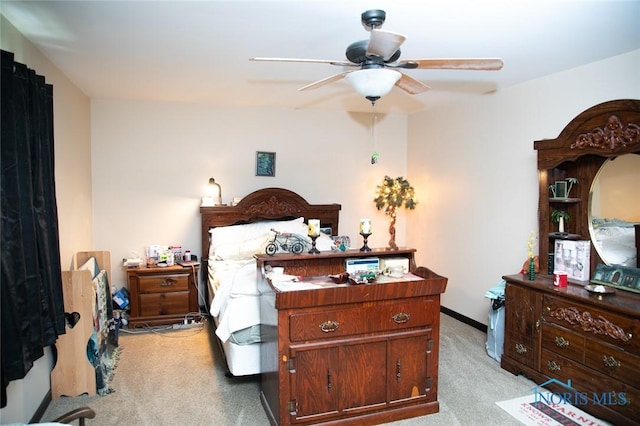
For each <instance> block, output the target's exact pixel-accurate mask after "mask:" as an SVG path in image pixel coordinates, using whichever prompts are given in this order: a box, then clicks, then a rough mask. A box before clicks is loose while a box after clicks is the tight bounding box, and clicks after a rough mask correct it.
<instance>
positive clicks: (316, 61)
mask: <svg viewBox="0 0 640 426" xmlns="http://www.w3.org/2000/svg"><path fill="white" fill-rule="evenodd" d="M249 60H250V61H263V62H306V63H312V64H330V65H338V66H341V67H357V66H359V65H358V64H354V63H351V62H347V61H333V60H331V59H300V58H249Z"/></svg>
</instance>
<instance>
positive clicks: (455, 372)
mask: <svg viewBox="0 0 640 426" xmlns="http://www.w3.org/2000/svg"><path fill="white" fill-rule="evenodd" d="M440 319H441V322H440V357H439V377H438V401H439V402H440V412H438V413H435V414H430V415H427V416H421V417H415V418H412V419H406V420H399V421H397V422H393V423H391V424H392V425H393V426H442V425H447V426H456V425H459V426H463V425H464V426H466V425H474V426H476V425H491V426H493V425H521V424H522V423H521V422H519V421H518V420H517V419H516V418H514V417H513V416H511V415H510V414H508V413H507V412H506V411H504V410H502V409H501V408H500V407H498V406H497V405H496V401H503V400H508V399H511V398H514V397H518V396H521V395H526V394H529V393H531V388H532V387H534V386H535V383H533V382H532V381H530V380H528V379H526V378H524V377H523V376H514V375H513V374H511V373H509V372H507V371H505V370H502V369H501V368H500V364H499V363H498V362H496V361H495V360H494V359H492V358H491V357H489V356H488V355H487V351H486V347H485V343H486V340H487V335H486V333H483V332H481V331H479V330H477V329H475V328H473V327H471V326H469V325H467V324H464V323H462V322H460V321H457V320H456V319H454V318H452V317H450V316H448V315H445V314H442V315H441V316H440ZM120 345H121V346H122V347H123V351H122V355H121V358H120V362H119V363H118V367H117V368H116V371H115V378H114V380H113V387H114V389H115V392H114V393H111V394H109V395H106V396H93V397H89V396H86V395H81V396H77V397H65V398H60V399H58V400H56V401H53V402H52V403H51V404H50V405H49V407H48V408H47V410H46V412H45V414H44V415H43V419H42V420H43V421H47V420H51V419H53V418H56V417H57V416H59V415H60V414H63V413H65V412H66V411H69V410H71V409H74V408H76V407H80V406H83V405H88V406H90V407H91V408H93V409H94V410H95V411H96V418H95V419H94V420H91V421H89V422H88V424H89V425H92V426H98V425H109V426H111V425H153V426H162V425H167V426H174V425H177V424H179V425H215V426H232V425H233V426H245V425H259V426H262V425H265V426H268V425H269V422H268V420H267V417H266V415H265V413H264V410H263V408H262V406H261V404H260V398H259V391H260V382H259V380H258V378H257V377H245V378H228V377H226V376H225V369H224V364H223V360H222V358H221V356H220V352H219V350H218V346H217V343H216V341H215V334H214V333H213V330H212V329H211V327H209V326H206V327H204V328H202V329H193V330H184V331H176V330H174V331H167V332H147V333H139V334H125V333H122V334H121V336H120Z"/></svg>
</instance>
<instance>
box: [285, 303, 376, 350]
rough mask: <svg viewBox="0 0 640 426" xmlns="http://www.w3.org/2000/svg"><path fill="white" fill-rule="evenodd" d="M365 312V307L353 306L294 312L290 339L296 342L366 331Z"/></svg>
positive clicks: (290, 318)
mask: <svg viewBox="0 0 640 426" xmlns="http://www.w3.org/2000/svg"><path fill="white" fill-rule="evenodd" d="M365 312H366V309H365V308H353V309H341V310H334V311H324V312H312V313H304V314H292V315H290V316H289V334H290V339H291V341H294V342H296V341H301V340H312V339H326V338H333V337H341V336H350V335H353V334H359V333H364V332H365V331H366V318H367V316H366V313H365Z"/></svg>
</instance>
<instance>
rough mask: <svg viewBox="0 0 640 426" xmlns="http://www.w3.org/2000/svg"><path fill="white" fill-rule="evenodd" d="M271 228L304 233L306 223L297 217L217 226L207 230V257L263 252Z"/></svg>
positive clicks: (247, 254) (243, 256) (226, 256)
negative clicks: (209, 241)
mask: <svg viewBox="0 0 640 426" xmlns="http://www.w3.org/2000/svg"><path fill="white" fill-rule="evenodd" d="M271 229H275V230H277V231H278V232H291V233H298V234H303V235H305V234H306V233H307V225H305V224H304V218H303V217H299V218H297V219H292V220H284V221H277V220H271V221H264V222H255V223H248V224H245V225H230V226H219V227H217V228H213V229H211V230H210V231H209V234H210V236H211V245H210V247H209V257H213V258H214V259H224V260H231V259H250V258H251V257H252V256H253V255H254V254H256V253H259V252H261V251H262V252H264V246H265V245H266V243H267V240H268V239H269V238H270V237H272V236H273V233H272V232H271Z"/></svg>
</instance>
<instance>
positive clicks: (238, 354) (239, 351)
mask: <svg viewBox="0 0 640 426" xmlns="http://www.w3.org/2000/svg"><path fill="white" fill-rule="evenodd" d="M340 209H341V206H340V204H309V203H308V202H307V201H306V200H305V199H304V198H303V197H302V196H300V195H299V194H297V193H295V192H293V191H290V190H287V189H283V188H264V189H260V190H257V191H254V192H252V193H251V194H249V195H247V196H245V197H244V198H242V200H241V201H240V202H239V203H238V204H237V205H235V206H218V207H201V208H200V215H201V219H202V253H203V254H202V256H203V262H202V263H203V275H204V281H205V295H206V297H205V299H206V301H207V303H208V306H207V309H208V311H209V313H210V314H211V317H212V319H213V324H214V327H215V334H216V336H217V340H218V342H219V343H220V347H221V350H222V354H223V356H224V360H225V363H226V367H227V371H228V375H230V376H247V375H254V374H259V373H260V372H261V371H260V322H259V319H260V312H259V297H258V296H259V294H258V291H257V288H256V276H255V274H256V263H255V259H254V257H253V256H254V254H256V253H264V250H265V247H266V244H268V242H269V241H271V240H273V237H274V235H275V233H276V232H280V233H285V234H290V235H294V236H295V237H296V238H300V239H301V240H302V241H303V243H304V244H305V249H307V248H309V247H310V239H309V238H308V237H307V229H308V228H307V224H306V223H307V221H308V220H309V219H318V220H320V227H321V228H323V229H324V230H326V231H328V232H329V233H330V234H331V235H334V236H337V235H338V223H339V214H340ZM333 243H334V241H333V239H332V238H331V237H330V236H329V235H325V234H324V233H322V234H321V236H320V237H319V238H318V240H317V241H316V244H317V247H318V249H319V250H321V251H326V250H332V249H334V247H335V245H334V244H333ZM280 250H282V248H279V251H280Z"/></svg>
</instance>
